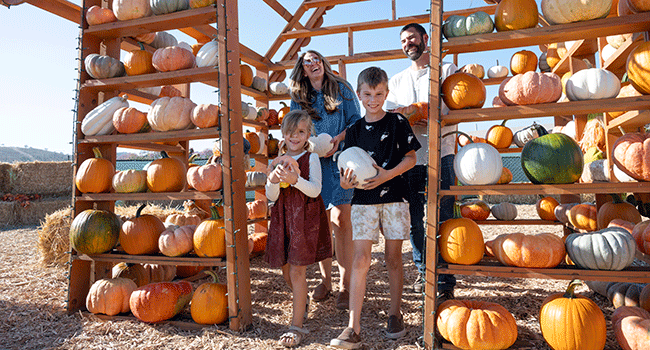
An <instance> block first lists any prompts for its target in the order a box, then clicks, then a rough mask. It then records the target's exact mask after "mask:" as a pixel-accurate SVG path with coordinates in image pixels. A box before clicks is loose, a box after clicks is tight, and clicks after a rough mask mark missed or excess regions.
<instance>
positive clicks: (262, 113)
mask: <svg viewBox="0 0 650 350" xmlns="http://www.w3.org/2000/svg"><path fill="white" fill-rule="evenodd" d="M255 110H256V111H257V116H256V117H255V120H256V121H258V122H265V121H266V120H267V119H269V109H268V108H266V107H256V108H255Z"/></svg>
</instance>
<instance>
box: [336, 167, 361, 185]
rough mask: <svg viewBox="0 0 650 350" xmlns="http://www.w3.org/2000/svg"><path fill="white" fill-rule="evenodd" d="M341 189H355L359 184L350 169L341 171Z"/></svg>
mask: <svg viewBox="0 0 650 350" xmlns="http://www.w3.org/2000/svg"><path fill="white" fill-rule="evenodd" d="M340 182H341V188H343V189H345V190H347V189H350V188H354V187H356V186H357V185H358V184H359V182H358V181H357V176H356V175H354V172H353V171H352V169H345V170H343V169H341V180H340Z"/></svg>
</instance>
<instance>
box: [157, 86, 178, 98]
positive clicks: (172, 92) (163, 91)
mask: <svg viewBox="0 0 650 350" xmlns="http://www.w3.org/2000/svg"><path fill="white" fill-rule="evenodd" d="M158 97H183V93H182V92H181V90H179V89H177V88H176V87H174V86H173V85H163V86H162V87H161V88H160V93H159V94H158Z"/></svg>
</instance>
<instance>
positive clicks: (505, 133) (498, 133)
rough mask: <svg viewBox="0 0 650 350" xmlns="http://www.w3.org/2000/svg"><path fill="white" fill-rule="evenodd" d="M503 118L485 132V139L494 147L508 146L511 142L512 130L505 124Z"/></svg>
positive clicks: (503, 147) (502, 147)
mask: <svg viewBox="0 0 650 350" xmlns="http://www.w3.org/2000/svg"><path fill="white" fill-rule="evenodd" d="M507 121H508V120H507V119H506V120H504V121H503V122H502V123H501V124H500V125H492V126H491V127H490V128H489V129H488V131H487V133H486V134H485V140H486V141H487V143H489V144H490V145H492V146H494V148H496V149H505V148H509V147H510V144H512V130H510V128H509V127H507V126H506V122H507Z"/></svg>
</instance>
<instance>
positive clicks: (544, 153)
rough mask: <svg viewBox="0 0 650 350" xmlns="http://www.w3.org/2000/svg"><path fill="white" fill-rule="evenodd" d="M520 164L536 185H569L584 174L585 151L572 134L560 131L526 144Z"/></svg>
mask: <svg viewBox="0 0 650 350" xmlns="http://www.w3.org/2000/svg"><path fill="white" fill-rule="evenodd" d="M521 167H522V169H523V170H524V174H526V177H527V178H528V179H529V180H530V181H531V182H532V183H534V184H570V183H574V182H576V181H578V179H579V178H580V175H582V167H583V159H582V151H581V150H580V146H578V143H577V142H576V141H575V140H574V139H572V138H571V137H569V136H567V135H565V134H561V133H557V134H548V135H543V136H540V137H538V138H536V139H533V140H530V141H528V142H527V143H526V145H525V146H524V148H523V150H522V151H521Z"/></svg>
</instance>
